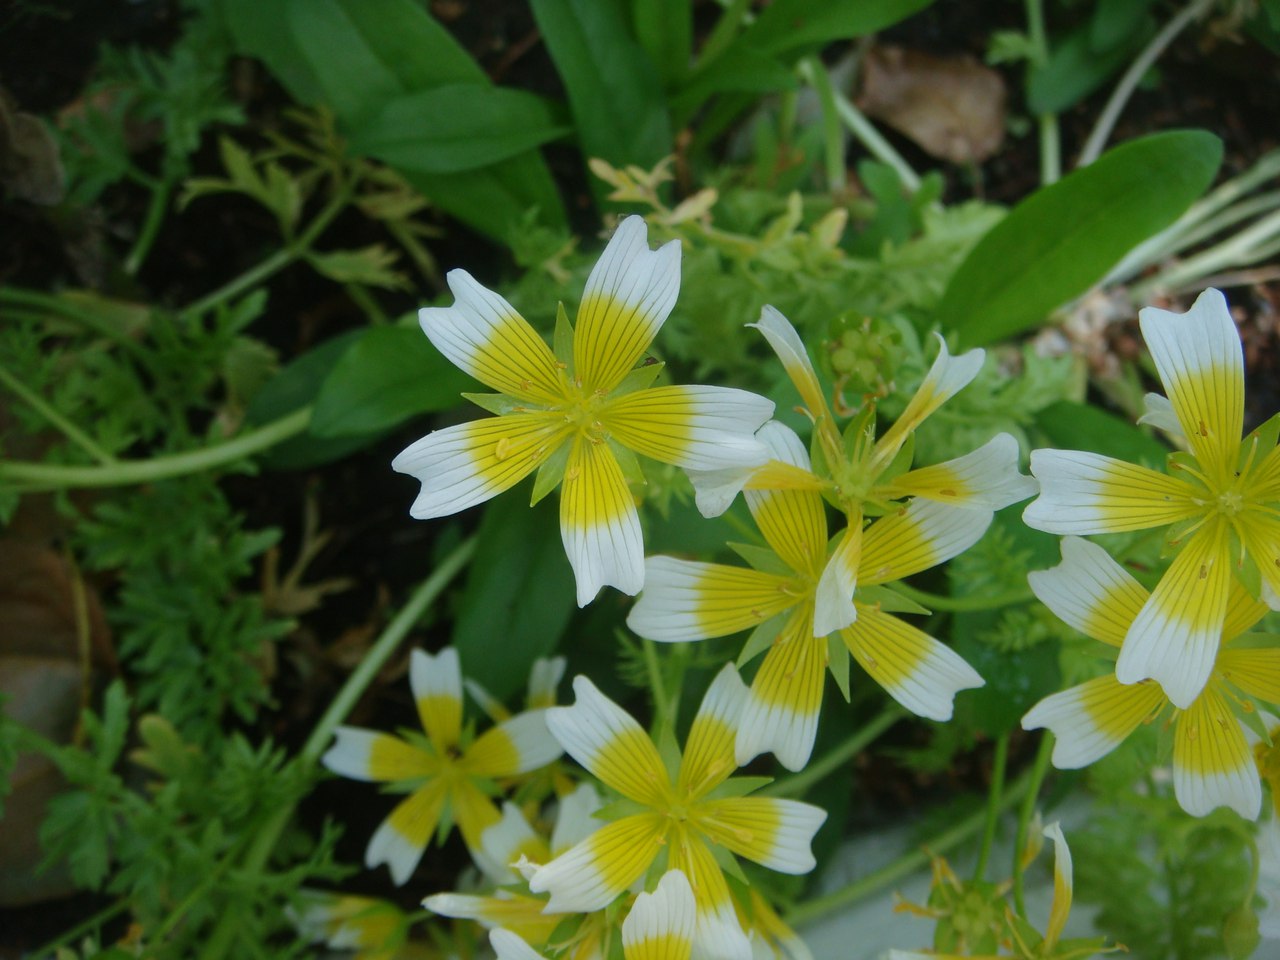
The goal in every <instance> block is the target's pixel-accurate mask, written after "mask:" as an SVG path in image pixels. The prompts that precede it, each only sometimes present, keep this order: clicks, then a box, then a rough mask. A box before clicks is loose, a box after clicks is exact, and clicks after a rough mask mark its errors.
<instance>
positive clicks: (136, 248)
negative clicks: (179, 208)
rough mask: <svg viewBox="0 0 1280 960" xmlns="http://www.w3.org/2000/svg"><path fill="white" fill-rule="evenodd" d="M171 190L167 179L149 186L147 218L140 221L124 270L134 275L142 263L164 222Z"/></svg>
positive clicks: (171, 187) (170, 183)
mask: <svg viewBox="0 0 1280 960" xmlns="http://www.w3.org/2000/svg"><path fill="white" fill-rule="evenodd" d="M172 192H173V183H172V182H171V181H169V180H161V181H158V182H157V183H156V184H155V185H154V186H153V187H152V188H151V202H150V203H149V204H147V218H146V219H145V220H144V221H143V222H142V230H141V231H140V232H139V233H138V239H137V240H136V241H134V244H133V249H132V250H130V251H129V255H128V256H127V257H125V261H124V272H125V273H127V274H128V275H129V276H131V277H132V276H136V275H137V273H138V271H139V270H141V269H142V264H143V263H144V262H145V261H146V259H147V254H148V253H150V252H151V247H152V246H153V245H154V244H155V242H156V236H157V235H159V233H160V225H161V224H162V223H164V215H165V213H167V212H168V210H169V196H170V194H171V193H172Z"/></svg>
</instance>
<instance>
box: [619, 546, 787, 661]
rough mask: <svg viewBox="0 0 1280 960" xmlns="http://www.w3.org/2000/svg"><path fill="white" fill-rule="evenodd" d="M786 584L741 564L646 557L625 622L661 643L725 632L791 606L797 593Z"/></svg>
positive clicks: (748, 626)
mask: <svg viewBox="0 0 1280 960" xmlns="http://www.w3.org/2000/svg"><path fill="white" fill-rule="evenodd" d="M790 584H791V581H790V579H789V578H787V577H780V576H778V575H777V574H772V573H761V572H760V571H759V570H749V569H746V568H744V567H730V566H725V565H724V564H719V563H698V562H695V561H692V560H677V559H676V558H675V557H663V556H657V557H649V558H648V559H647V560H646V561H645V562H644V590H643V591H642V592H641V594H640V599H639V600H637V601H636V604H635V606H633V607H632V608H631V613H630V614H628V615H627V626H628V627H630V628H631V630H632V631H634V632H635V633H637V634H638V635H640V636H642V637H644V638H646V639H648V640H660V641H663V642H680V641H685V640H703V639H706V638H707V637H724V636H728V635H729V634H731V633H737V632H738V631H740V630H750V629H753V628H755V627H757V626H759V625H760V624H761V623H763V622H764V621H765V620H768V619H769V618H770V617H772V616H774V615H775V614H778V613H781V612H782V611H783V610H786V609H787V608H788V607H790V606H793V605H794V604H795V603H796V602H797V600H798V598H797V597H796V595H795V593H794V591H790V590H789V587H790Z"/></svg>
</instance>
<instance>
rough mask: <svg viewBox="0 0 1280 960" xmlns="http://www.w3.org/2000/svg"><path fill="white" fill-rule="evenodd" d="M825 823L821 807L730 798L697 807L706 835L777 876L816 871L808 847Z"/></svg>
mask: <svg viewBox="0 0 1280 960" xmlns="http://www.w3.org/2000/svg"><path fill="white" fill-rule="evenodd" d="M826 819H827V812H826V811H825V810H823V809H822V808H821V807H815V806H814V805H813V804H811V803H801V802H800V801H798V800H779V799H776V798H774V797H732V798H728V799H724V800H710V801H707V802H706V803H703V804H701V805H700V806H699V807H698V823H699V824H700V825H701V827H702V829H703V830H704V831H705V832H706V834H707V836H708V837H710V838H711V839H712V840H713V841H715V842H716V843H718V844H720V845H721V846H723V847H727V848H728V849H730V850H732V851H733V852H734V853H736V854H738V855H739V856H742V857H746V858H747V859H748V860H754V861H755V862H756V863H759V864H763V865H764V866H766V867H768V868H769V869H770V870H777V871H778V872H779V873H791V874H801V873H808V872H809V871H810V870H812V869H813V868H814V866H815V865H816V861H815V860H814V858H813V851H812V850H810V849H809V845H810V844H811V843H813V836H814V834H816V833H817V832H818V828H819V827H821V826H822V824H823V823H824V822H825V821H826Z"/></svg>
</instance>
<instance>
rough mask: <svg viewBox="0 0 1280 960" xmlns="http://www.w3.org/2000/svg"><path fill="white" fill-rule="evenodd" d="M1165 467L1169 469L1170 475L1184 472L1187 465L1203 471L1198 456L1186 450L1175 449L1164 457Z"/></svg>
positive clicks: (1197, 471)
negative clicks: (1197, 459)
mask: <svg viewBox="0 0 1280 960" xmlns="http://www.w3.org/2000/svg"><path fill="white" fill-rule="evenodd" d="M1164 463H1165V469H1166V470H1168V472H1169V474H1170V476H1174V477H1176V476H1178V475H1179V474H1181V473H1182V472H1183V468H1184V467H1185V468H1186V469H1188V470H1194V471H1195V472H1196V473H1201V472H1203V471H1201V469H1200V464H1199V463H1197V462H1196V458H1195V457H1193V456H1192V455H1191V454H1189V453H1187V451H1185V450H1175V451H1173V452H1172V453H1171V454H1169V455H1168V456H1167V457H1165V459H1164Z"/></svg>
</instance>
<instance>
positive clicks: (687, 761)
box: [676, 663, 747, 796]
mask: <svg viewBox="0 0 1280 960" xmlns="http://www.w3.org/2000/svg"><path fill="white" fill-rule="evenodd" d="M746 697H747V687H746V684H744V683H743V682H742V678H741V677H739V676H738V671H737V670H736V669H735V668H734V666H733V664H731V663H727V664H725V665H724V666H723V667H722V668H721V669H720V672H719V673H718V674H716V678H715V679H714V680H713V681H712V682H711V686H710V687H708V688H707V692H706V695H705V696H704V697H703V698H702V705H701V706H700V707H698V713H697V715H696V716H695V717H694V718H693V725H692V726H691V727H690V728H689V738H688V740H686V741H685V748H684V756H683V757H682V758H681V761H680V775H679V777H678V779H677V782H676V791H677V793H679V794H681V795H683V796H705V795H706V794H707V793H708V792H710V791H711V790H713V789H714V788H715V787H718V786H719V785H720V784H722V783H724V781H725V780H727V779H728V778H729V774H731V773H733V771H734V770H735V769H736V768H737V763H736V762H735V761H734V739H735V737H736V736H737V733H738V719H739V718H740V717H741V716H742V707H743V704H744V703H745V701H746Z"/></svg>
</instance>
